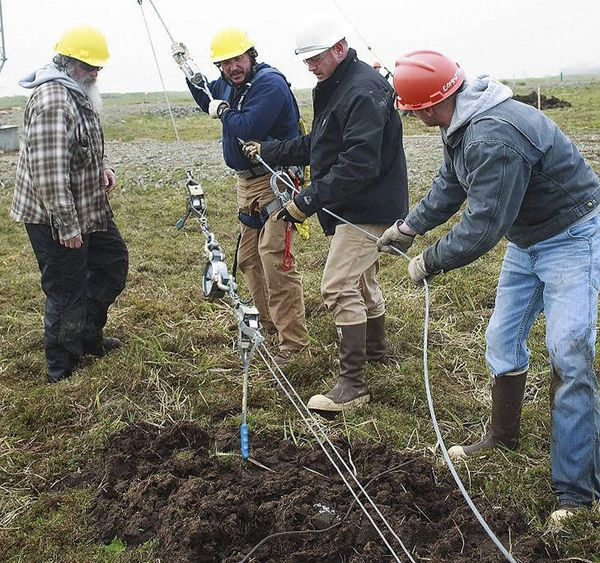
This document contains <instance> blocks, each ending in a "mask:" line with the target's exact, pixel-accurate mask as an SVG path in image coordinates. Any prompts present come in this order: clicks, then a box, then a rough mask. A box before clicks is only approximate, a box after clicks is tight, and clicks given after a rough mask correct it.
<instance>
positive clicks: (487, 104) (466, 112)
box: [442, 75, 513, 139]
mask: <svg viewBox="0 0 600 563" xmlns="http://www.w3.org/2000/svg"><path fill="white" fill-rule="evenodd" d="M512 96H513V91H512V90H511V89H510V88H509V87H508V86H505V85H504V84H502V83H501V82H498V81H497V80H496V79H495V78H491V77H490V76H487V75H482V76H478V77H477V78H474V79H471V80H465V83H464V85H463V86H462V88H461V90H460V91H459V93H458V95H457V96H456V107H455V109H454V114H453V115H452V121H451V122H450V125H449V127H448V129H444V128H442V134H443V135H444V137H445V138H446V139H447V138H448V137H450V136H451V135H452V134H453V133H455V132H456V131H457V130H458V129H460V128H461V127H462V126H463V125H465V124H466V123H467V122H468V121H470V120H471V119H473V118H474V117H476V116H477V115H479V114H481V113H483V112H484V111H487V110H489V109H490V108H493V107H494V106H497V105H498V104H500V103H502V102H504V101H505V100H508V99H509V98H512Z"/></svg>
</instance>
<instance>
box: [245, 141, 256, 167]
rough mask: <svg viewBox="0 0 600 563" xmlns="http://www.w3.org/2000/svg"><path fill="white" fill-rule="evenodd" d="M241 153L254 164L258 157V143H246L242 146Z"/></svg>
mask: <svg viewBox="0 0 600 563" xmlns="http://www.w3.org/2000/svg"><path fill="white" fill-rule="evenodd" d="M242 152H243V153H244V156H245V157H246V158H247V159H248V160H250V161H252V162H256V157H257V156H260V143H259V142H258V141H246V142H245V143H244V144H243V145H242Z"/></svg>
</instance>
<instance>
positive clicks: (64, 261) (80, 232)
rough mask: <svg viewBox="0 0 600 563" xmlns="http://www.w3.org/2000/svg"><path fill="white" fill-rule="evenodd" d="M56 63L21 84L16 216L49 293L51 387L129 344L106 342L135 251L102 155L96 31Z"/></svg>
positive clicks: (84, 33) (75, 31)
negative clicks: (111, 311)
mask: <svg viewBox="0 0 600 563" xmlns="http://www.w3.org/2000/svg"><path fill="white" fill-rule="evenodd" d="M56 51H57V55H56V56H55V57H54V59H53V61H52V63H50V64H47V65H45V66H42V67H41V68H39V69H38V70H36V71H35V72H33V73H31V74H30V75H28V76H26V77H25V78H24V79H23V80H21V81H20V82H19V84H20V85H21V86H23V87H24V88H30V89H33V93H32V94H31V97H30V98H29V101H28V102H27V107H26V108H25V116H24V125H23V131H24V140H23V144H22V147H21V154H20V157H19V162H18V164H17V177H16V183H15V193H14V197H13V202H12V208H11V211H10V215H11V217H12V218H13V219H14V220H15V221H19V222H22V223H24V224H25V228H26V230H27V234H28V236H29V240H30V242H31V246H32V248H33V251H34V253H35V256H36V258H37V262H38V265H39V268H40V272H41V274H42V279H41V284H42V289H43V291H44V293H45V295H46V308H45V315H44V350H45V354H46V361H47V377H48V381H49V382H50V383H54V382H57V381H59V380H61V379H64V378H65V377H68V376H70V375H71V374H72V373H73V371H74V370H75V368H76V367H77V365H78V363H79V360H80V359H81V356H82V355H83V354H92V355H95V356H102V355H104V354H105V353H107V352H109V351H110V350H114V349H116V348H119V347H120V346H121V341H120V340H118V339H117V338H109V337H105V336H104V335H103V329H104V325H105V323H106V319H107V312H108V308H109V307H110V305H111V304H112V303H113V302H114V300H115V299H116V298H117V296H118V295H119V294H120V293H121V291H123V288H124V287H125V280H126V277H127V270H128V253H127V247H126V246H125V243H124V242H123V239H122V238H121V234H120V233H119V230H118V229H117V226H116V225H115V223H114V221H113V213H112V210H111V207H110V204H109V202H108V196H109V194H110V193H111V192H112V191H113V189H114V187H115V173H114V171H113V170H112V169H111V168H110V167H109V165H108V161H107V160H106V156H105V154H104V137H103V134H102V128H101V125H100V117H99V115H98V109H99V107H100V94H99V91H98V87H97V85H96V79H97V77H98V72H99V71H100V70H101V69H102V67H103V66H104V65H105V64H106V62H107V61H108V47H107V44H106V39H105V38H104V35H103V34H102V33H101V32H100V31H98V30H97V29H95V28H92V27H88V26H80V27H75V28H72V29H69V30H67V31H66V32H65V33H64V34H63V35H62V37H61V38H60V40H59V41H58V43H57V44H56Z"/></svg>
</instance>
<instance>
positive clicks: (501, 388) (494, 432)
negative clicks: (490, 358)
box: [448, 372, 527, 459]
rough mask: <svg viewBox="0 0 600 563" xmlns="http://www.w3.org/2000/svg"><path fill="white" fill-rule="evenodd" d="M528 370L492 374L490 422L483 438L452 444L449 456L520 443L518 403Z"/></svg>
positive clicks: (455, 456)
mask: <svg viewBox="0 0 600 563" xmlns="http://www.w3.org/2000/svg"><path fill="white" fill-rule="evenodd" d="M526 378H527V372H525V373H520V374H518V375H503V376H501V377H494V384H493V386H492V426H491V428H490V430H489V432H488V433H487V434H486V435H485V436H484V438H483V440H481V441H480V442H477V443H476V444H472V445H465V446H452V447H451V448H450V449H449V450H448V455H449V456H450V457H451V458H452V459H460V458H463V457H467V456H471V455H473V454H476V453H478V452H480V451H481V450H484V449H487V448H495V447H496V446H504V447H505V448H509V449H511V450H516V449H517V448H518V447H519V427H520V424H521V407H522V405H523V397H524V395H525V380H526Z"/></svg>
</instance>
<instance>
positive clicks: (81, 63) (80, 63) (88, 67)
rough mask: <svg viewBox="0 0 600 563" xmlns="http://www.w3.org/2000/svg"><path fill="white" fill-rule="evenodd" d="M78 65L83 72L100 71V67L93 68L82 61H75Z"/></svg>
mask: <svg viewBox="0 0 600 563" xmlns="http://www.w3.org/2000/svg"><path fill="white" fill-rule="evenodd" d="M77 62H78V63H79V67H80V68H81V69H82V70H85V72H93V71H94V70H97V71H100V70H102V67H101V66H94V65H89V64H87V63H84V62H83V61H77Z"/></svg>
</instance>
